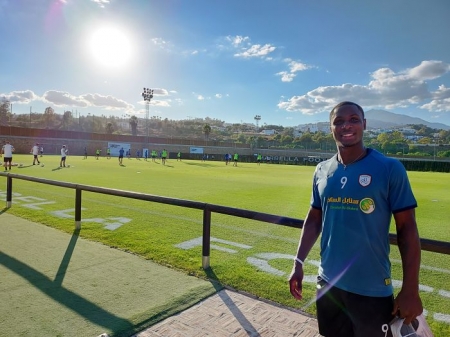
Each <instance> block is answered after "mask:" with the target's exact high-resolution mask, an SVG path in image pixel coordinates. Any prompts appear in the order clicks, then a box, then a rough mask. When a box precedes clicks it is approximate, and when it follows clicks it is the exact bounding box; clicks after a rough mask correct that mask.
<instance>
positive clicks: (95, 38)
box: [89, 26, 132, 67]
mask: <svg viewBox="0 0 450 337" xmlns="http://www.w3.org/2000/svg"><path fill="white" fill-rule="evenodd" d="M89 47H90V51H91V53H92V55H93V56H94V59H95V60H96V61H97V62H98V63H100V64H102V65H105V66H110V67H119V66H123V65H125V64H126V63H127V62H128V61H129V59H130V57H131V54H132V53H131V49H132V48H131V43H130V40H129V38H128V37H127V35H126V34H125V33H124V31H122V30H120V29H118V28H116V27H112V26H103V27H101V28H99V29H98V30H96V31H94V33H93V35H92V37H91V39H90V41H89Z"/></svg>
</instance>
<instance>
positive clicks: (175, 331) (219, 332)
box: [132, 290, 320, 337]
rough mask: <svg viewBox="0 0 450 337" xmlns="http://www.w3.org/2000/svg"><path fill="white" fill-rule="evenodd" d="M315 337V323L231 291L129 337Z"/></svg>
mask: <svg viewBox="0 0 450 337" xmlns="http://www.w3.org/2000/svg"><path fill="white" fill-rule="evenodd" d="M204 336H213V337H225V336H226V337H241V336H242V337H249V336H250V337H288V336H295V337H317V336H320V335H319V332H318V328H317V321H316V320H315V319H314V318H312V317H310V316H307V315H306V314H302V313H299V312H295V311H293V310H291V309H287V308H284V307H281V306H278V305H275V304H270V303H268V302H266V301H260V300H257V299H254V298H252V297H250V296H246V295H243V294H240V293H237V292H234V291H231V290H221V291H220V292H218V293H217V294H215V295H213V296H211V297H209V298H207V299H205V300H203V301H201V302H200V303H198V304H196V305H194V306H193V307H191V308H189V309H187V310H185V311H183V312H181V313H179V314H177V315H174V316H172V317H169V318H167V319H165V320H164V321H161V322H159V323H157V324H155V325H153V326H151V327H150V328H148V329H146V330H144V331H142V332H140V333H138V334H136V335H133V336H132V337H204Z"/></svg>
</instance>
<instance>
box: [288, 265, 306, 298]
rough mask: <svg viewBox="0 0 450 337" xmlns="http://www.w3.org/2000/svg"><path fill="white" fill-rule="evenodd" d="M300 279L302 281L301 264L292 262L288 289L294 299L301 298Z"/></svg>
mask: <svg viewBox="0 0 450 337" xmlns="http://www.w3.org/2000/svg"><path fill="white" fill-rule="evenodd" d="M302 281H303V266H302V265H301V264H297V263H296V264H294V267H293V268H292V272H291V275H290V276H289V289H290V292H291V294H292V296H294V298H295V299H297V300H299V301H300V300H301V299H302V298H303V296H302V290H303V288H302Z"/></svg>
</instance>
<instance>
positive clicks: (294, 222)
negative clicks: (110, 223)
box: [0, 172, 450, 269]
mask: <svg viewBox="0 0 450 337" xmlns="http://www.w3.org/2000/svg"><path fill="white" fill-rule="evenodd" d="M0 176H3V177H6V180H7V183H6V185H7V187H6V188H7V190H6V207H7V208H10V207H12V197H13V180H14V179H20V180H26V181H31V182H35V183H39V184H47V185H53V186H59V187H63V188H69V189H73V190H75V195H74V198H75V216H74V221H75V229H77V230H80V229H81V204H82V191H86V192H93V193H100V194H107V195H112V196H117V197H122V198H130V199H137V200H143V201H149V202H155V203H160V204H166V205H172V206H179V207H186V208H191V209H197V210H202V211H203V235H202V267H203V269H208V268H209V267H210V250H211V214H212V213H218V214H225V215H229V216H235V217H239V218H246V219H251V220H257V221H262V222H267V223H272V224H275V225H280V226H287V227H293V228H299V229H301V228H302V227H303V220H300V219H295V218H290V217H284V216H279V215H274V214H268V213H262V212H256V211H251V210H246V209H241V208H233V207H227V206H221V205H215V204H209V203H204V202H199V201H192V200H185V199H176V198H169V197H164V196H158V195H152V194H145V193H138V192H131V191H124V190H118V189H112V188H104V187H97V186H90V185H82V184H75V183H69V182H62V181H56V180H49V179H43V178H37V177H29V176H24V175H19V174H14V173H3V172H0ZM389 242H390V243H391V244H394V245H396V244H397V235H396V234H392V233H390V234H389ZM420 244H421V249H422V250H425V251H430V252H434V253H440V254H447V255H450V242H445V241H437V240H431V239H424V238H421V239H420Z"/></svg>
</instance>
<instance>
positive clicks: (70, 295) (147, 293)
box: [0, 213, 216, 336]
mask: <svg viewBox="0 0 450 337" xmlns="http://www.w3.org/2000/svg"><path fill="white" fill-rule="evenodd" d="M0 275H1V282H0V326H1V335H3V336H97V335H100V334H101V333H104V332H106V333H108V334H109V335H110V336H130V335H131V334H132V333H134V332H137V331H140V330H142V329H144V328H145V327H147V326H150V325H152V324H154V323H155V322H157V321H159V320H161V319H163V318H165V317H167V316H170V315H173V314H174V313H176V312H179V311H181V310H183V309H185V308H187V307H189V306H191V305H193V304H195V303H197V302H198V301H200V300H201V299H204V298H206V297H208V296H210V295H211V294H213V293H214V292H215V291H216V289H215V287H214V286H213V285H212V284H211V283H210V282H207V281H204V280H200V279H198V278H195V277H191V276H188V275H186V274H184V273H181V272H179V271H176V270H174V269H170V268H167V267H162V266H160V265H157V264H155V263H153V262H151V261H148V260H145V259H143V258H140V257H138V256H136V255H133V254H129V253H126V252H123V251H119V250H117V249H111V248H109V247H108V246H105V245H102V244H100V243H95V242H91V241H87V240H85V239H82V238H80V237H78V235H77V234H76V233H74V234H73V235H70V234H66V233H62V232H60V231H58V230H55V229H53V228H49V227H46V226H44V225H39V224H35V223H32V222H29V221H27V220H23V219H21V218H17V217H14V216H11V215H8V214H6V213H3V214H1V215H0Z"/></svg>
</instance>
